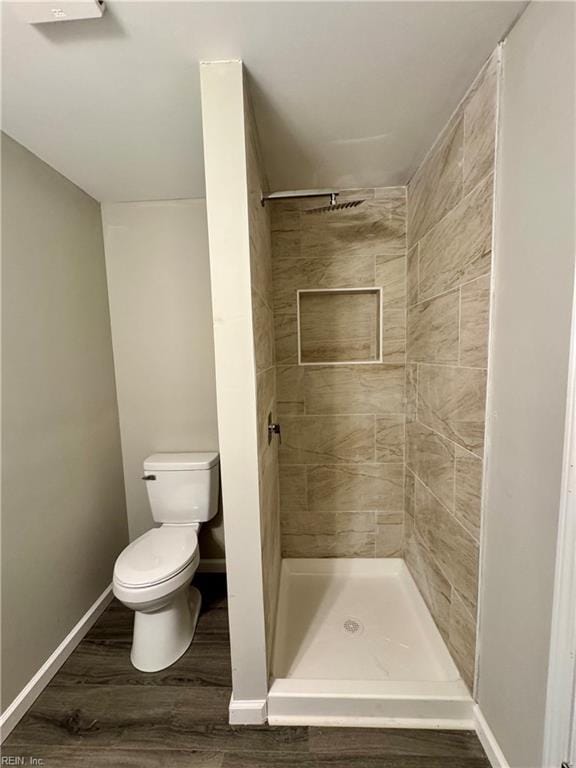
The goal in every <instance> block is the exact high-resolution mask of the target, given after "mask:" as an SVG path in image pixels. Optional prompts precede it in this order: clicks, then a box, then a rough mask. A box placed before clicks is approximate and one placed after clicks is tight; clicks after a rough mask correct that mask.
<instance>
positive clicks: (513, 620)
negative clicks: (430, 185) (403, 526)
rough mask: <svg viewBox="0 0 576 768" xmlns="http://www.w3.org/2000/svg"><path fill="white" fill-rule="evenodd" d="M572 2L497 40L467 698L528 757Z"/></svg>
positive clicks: (536, 728) (559, 293)
mask: <svg viewBox="0 0 576 768" xmlns="http://www.w3.org/2000/svg"><path fill="white" fill-rule="evenodd" d="M574 28H575V7H574V5H573V4H571V3H532V4H531V5H530V6H529V7H528V9H527V10H526V12H525V13H524V15H523V16H522V18H521V19H520V21H519V22H518V24H517V25H516V26H515V27H514V29H513V30H512V32H511V34H510V36H509V38H508V40H507V41H506V43H505V46H504V67H503V89H502V96H501V120H500V133H499V150H498V159H497V164H496V177H497V192H496V201H497V203H496V219H495V254H494V256H495V258H494V270H495V294H494V307H493V323H492V343H491V353H490V367H491V371H492V374H491V376H490V383H489V405H488V432H487V434H488V446H487V457H488V458H487V462H488V464H487V477H486V498H485V505H484V521H483V539H484V550H483V563H482V590H481V600H480V630H479V638H478V642H479V654H480V663H479V679H478V700H479V703H480V707H481V709H482V712H483V714H484V717H485V719H486V720H487V722H488V725H489V726H490V728H491V729H492V731H493V733H494V734H495V736H496V738H497V740H498V742H499V744H500V746H501V747H502V749H503V751H504V754H505V755H506V758H507V760H508V762H509V764H510V765H511V766H512V767H513V768H540V767H541V766H542V765H543V760H542V745H543V729H544V712H545V705H546V702H545V697H546V681H547V674H548V655H549V645H550V624H551V611H552V600H553V581H554V566H555V554H556V536H557V521H558V509H559V499H560V482H561V470H562V449H563V438H564V418H565V404H566V383H567V369H568V355H569V339H570V318H571V311H572V289H573V281H574V251H575V236H574V211H575V209H576V200H575V178H574V169H575V164H574V161H575V147H574V144H575V140H574V120H575V109H574V93H575V80H574V72H575V67H574V64H575V61H574V58H575V38H574Z"/></svg>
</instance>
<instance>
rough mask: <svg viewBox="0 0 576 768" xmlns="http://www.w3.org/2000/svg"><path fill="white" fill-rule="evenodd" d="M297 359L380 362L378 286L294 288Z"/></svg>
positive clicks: (304, 361)
mask: <svg viewBox="0 0 576 768" xmlns="http://www.w3.org/2000/svg"><path fill="white" fill-rule="evenodd" d="M297 306H298V363H299V364H300V365H344V364H346V365H349V364H350V363H380V362H382V342H381V338H382V289H381V288H327V289H306V290H299V291H297Z"/></svg>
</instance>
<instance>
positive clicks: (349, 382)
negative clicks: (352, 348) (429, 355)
mask: <svg viewBox="0 0 576 768" xmlns="http://www.w3.org/2000/svg"><path fill="white" fill-rule="evenodd" d="M404 378H405V370H404V366H403V365H387V364H382V365H357V366H353V365H350V366H347V365H340V366H337V367H334V368H328V367H322V368H315V367H313V366H311V367H309V368H307V369H306V374H305V382H304V389H305V407H306V413H375V414H381V413H403V411H404V383H405V382H404Z"/></svg>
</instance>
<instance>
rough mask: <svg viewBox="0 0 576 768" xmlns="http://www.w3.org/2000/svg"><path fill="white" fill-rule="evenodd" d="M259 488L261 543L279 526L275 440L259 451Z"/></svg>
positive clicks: (278, 486)
mask: <svg viewBox="0 0 576 768" xmlns="http://www.w3.org/2000/svg"><path fill="white" fill-rule="evenodd" d="M258 470H259V478H258V480H259V488H260V524H261V537H262V544H263V545H264V543H265V542H267V541H268V540H269V539H270V538H271V537H273V536H275V535H276V533H275V529H276V528H277V527H278V526H279V519H278V510H279V504H280V483H279V475H278V448H277V445H276V442H275V441H274V442H272V443H270V445H267V444H266V445H265V447H264V448H263V450H262V451H261V453H260V457H259V462H258Z"/></svg>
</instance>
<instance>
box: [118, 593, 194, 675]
mask: <svg viewBox="0 0 576 768" xmlns="http://www.w3.org/2000/svg"><path fill="white" fill-rule="evenodd" d="M201 605H202V596H201V594H200V592H199V591H198V590H197V589H196V587H190V588H185V589H182V590H181V591H180V592H179V593H178V594H177V595H175V597H174V598H173V599H172V600H171V601H170V602H169V603H168V604H167V605H166V606H165V607H163V608H160V609H159V610H157V611H151V612H150V613H144V612H143V611H136V612H135V615H134V635H133V638H132V651H131V653H130V660H131V662H132V664H133V665H134V666H135V667H136V669H139V670H140V671H141V672H158V671H159V670H161V669H166V667H169V666H170V665H171V664H174V662H175V661H177V660H178V659H179V658H180V656H182V654H183V653H185V652H186V651H187V649H188V647H189V645H190V643H191V642H192V638H193V637H194V632H195V631H196V623H197V622H198V615H199V614H200V606H201Z"/></svg>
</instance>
